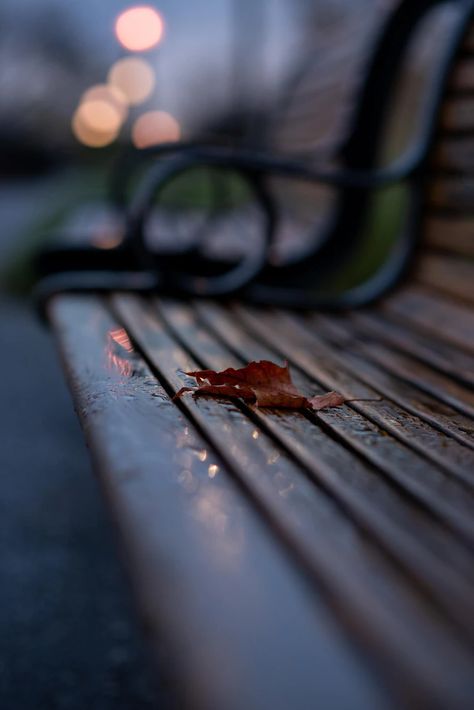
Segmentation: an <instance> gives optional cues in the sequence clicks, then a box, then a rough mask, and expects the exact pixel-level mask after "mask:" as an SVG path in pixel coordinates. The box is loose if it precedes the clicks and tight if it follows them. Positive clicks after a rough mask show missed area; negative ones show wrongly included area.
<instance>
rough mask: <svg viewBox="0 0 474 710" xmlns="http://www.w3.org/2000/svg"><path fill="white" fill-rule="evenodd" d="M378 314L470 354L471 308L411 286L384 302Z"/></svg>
mask: <svg viewBox="0 0 474 710" xmlns="http://www.w3.org/2000/svg"><path fill="white" fill-rule="evenodd" d="M380 311H381V312H382V313H385V312H386V313H388V314H389V315H390V316H393V317H395V318H396V319H397V321H400V322H402V323H408V324H410V326H414V327H415V328H417V329H418V330H419V331H420V332H421V333H426V334H428V335H434V336H435V337H436V338H438V339H439V340H440V341H441V342H445V343H449V344H451V345H454V346H455V347H457V348H460V349H461V351H466V352H467V353H470V354H474V313H473V312H472V309H471V308H468V307H466V306H462V305H460V304H458V303H454V302H452V301H450V300H449V299H445V298H441V297H439V296H436V295H434V294H432V293H430V292H428V291H427V290H424V289H422V288H416V287H414V286H413V287H407V288H403V289H402V290H400V291H398V292H397V293H395V294H393V295H392V296H390V297H389V298H386V299H385V300H384V301H383V302H382V303H381V305H380Z"/></svg>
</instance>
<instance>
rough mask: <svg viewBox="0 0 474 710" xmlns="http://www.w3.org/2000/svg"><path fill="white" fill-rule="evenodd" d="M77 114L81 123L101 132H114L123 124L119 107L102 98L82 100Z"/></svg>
mask: <svg viewBox="0 0 474 710" xmlns="http://www.w3.org/2000/svg"><path fill="white" fill-rule="evenodd" d="M77 114H78V116H79V117H80V121H81V123H83V124H84V125H85V126H87V127H88V128H90V129H91V130H93V131H97V132H99V133H113V132H114V131H118V130H119V128H120V126H121V125H122V119H121V117H120V113H119V112H118V111H117V109H116V108H115V107H114V106H112V104H109V102H108V101H103V100H102V99H93V100H92V101H84V102H82V103H81V104H80V105H79V107H78V109H77Z"/></svg>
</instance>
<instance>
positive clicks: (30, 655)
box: [0, 189, 165, 710]
mask: <svg viewBox="0 0 474 710" xmlns="http://www.w3.org/2000/svg"><path fill="white" fill-rule="evenodd" d="M39 193H40V194H42V193H41V190H40V191H39ZM3 196H4V193H3V194H2V192H1V189H0V208H1V207H2V205H3V208H4V209H3V210H1V215H0V216H1V221H2V224H3V225H5V224H8V226H9V231H8V234H6V233H5V231H4V230H3V229H2V234H0V241H1V240H2V239H3V251H4V252H6V251H7V250H8V251H10V250H11V249H10V248H11V247H12V244H11V241H12V238H13V235H14V234H15V230H14V226H15V224H14V223H15V220H14V219H10V218H9V216H8V214H7V212H8V210H5V204H8V203H9V202H11V203H12V204H15V200H14V199H12V195H11V194H10V193H9V194H8V199H6V200H3V201H2V197H3ZM13 197H14V195H13ZM30 209H33V211H34V206H32V205H31V203H30ZM10 217H11V214H10ZM20 218H21V220H23V221H24V219H25V212H24V211H22V214H21V217H19V219H20ZM10 230H11V231H10ZM8 238H9V241H10V244H9V245H8V244H7V243H6V242H7V240H8ZM1 251H2V250H1V249H0V253H1ZM0 378H1V379H0V431H1V444H0V484H1V494H0V559H1V561H2V563H1V581H0V708H1V710H56V709H57V710H63V709H64V710H84V708H92V709H93V710H109V709H110V710H112V708H113V710H135V709H136V710H142V709H143V710H144V709H145V708H147V709H148V708H152V707H155V706H156V705H155V703H154V701H153V700H152V698H155V697H157V695H156V692H155V679H154V678H152V673H151V671H150V669H146V661H145V659H144V649H143V643H142V640H141V638H140V636H139V632H138V630H137V624H136V622H135V619H134V617H133V613H132V610H131V604H130V600H129V596H128V589H127V585H126V582H125V580H124V576H123V574H122V570H121V567H120V565H119V562H118V560H117V556H116V551H115V546H114V543H113V540H112V532H111V527H110V525H109V522H108V520H107V516H106V513H105V511H104V510H103V508H102V504H101V498H100V494H99V491H98V489H97V485H96V482H95V480H94V477H93V475H92V473H91V470H90V466H89V461H88V456H87V452H86V449H85V446H84V444H83V440H82V435H81V433H80V430H79V426H78V423H77V421H76V417H75V415H74V413H73V410H72V406H71V402H70V399H69V394H68V392H67V391H66V387H65V385H64V383H63V379H62V374H61V372H60V370H59V366H58V363H57V358H56V354H55V352H54V349H53V346H52V343H51V341H50V339H49V336H48V334H47V333H46V331H44V330H43V329H42V328H41V327H40V326H39V325H38V323H37V322H36V321H35V319H34V317H33V315H32V313H31V309H30V307H29V305H28V304H27V303H24V302H20V301H15V300H12V299H10V298H8V297H6V296H1V295H0ZM164 704H165V701H164V699H163V701H162V702H160V703H159V707H160V708H161V707H163V706H164Z"/></svg>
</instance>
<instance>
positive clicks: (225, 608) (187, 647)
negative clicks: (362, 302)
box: [50, 274, 474, 708]
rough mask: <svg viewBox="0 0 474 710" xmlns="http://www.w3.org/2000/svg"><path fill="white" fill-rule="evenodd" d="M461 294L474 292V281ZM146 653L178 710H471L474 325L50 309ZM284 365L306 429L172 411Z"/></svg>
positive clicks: (136, 308)
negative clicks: (165, 659) (202, 372)
mask: <svg viewBox="0 0 474 710" xmlns="http://www.w3.org/2000/svg"><path fill="white" fill-rule="evenodd" d="M473 275H474V274H473ZM50 318H51V322H52V323H53V327H54V330H55V333H56V336H57V338H58V344H59V347H60V350H61V353H62V357H63V361H64V365H65V368H66V370H67V373H68V378H69V382H70V385H71V388H72V391H73V394H74V399H75V403H76V407H77V411H78V413H79V416H80V418H81V421H82V424H83V427H84V431H85V434H86V437H87V440H88V442H89V445H90V447H91V450H92V455H93V458H94V461H95V464H96V468H97V472H98V475H99V477H100V480H101V483H102V485H103V488H104V493H105V495H106V498H107V500H108V501H109V504H110V507H111V509H112V511H113V514H114V517H115V520H116V522H117V526H118V528H119V531H120V535H121V539H122V541H123V544H124V546H125V549H126V557H127V559H128V561H129V563H130V573H131V577H132V579H133V581H134V583H135V589H136V592H137V595H138V597H139V601H140V607H141V609H142V611H143V615H144V620H145V624H146V628H147V629H148V633H149V635H150V638H151V640H152V642H161V641H162V642H163V643H165V646H166V648H167V650H168V653H169V658H170V663H171V666H172V668H173V671H174V673H175V675H176V679H177V681H178V690H179V692H180V693H181V695H180V698H181V701H182V702H183V704H184V706H185V707H188V706H189V707H191V706H192V707H199V708H200V707H203V708H267V707H268V708H288V707H292V708H312V707H315V706H316V705H318V706H322V707H363V708H369V707H374V708H375V707H376V708H381V707H385V705H390V703H395V704H396V705H397V706H398V707H400V704H401V705H403V704H407V705H409V706H413V707H415V706H416V707H420V706H422V707H450V708H454V707H455V708H458V707H468V706H469V703H470V702H472V692H473V680H474V678H473V674H472V661H473V659H472V655H471V652H470V646H471V644H472V641H473V639H474V608H473V607H474V595H473V583H474V565H473V546H474V517H473V515H472V511H473V501H474V491H473V483H474V437H473V430H474V423H473V413H474V395H473V392H472V385H473V383H474V314H473V313H472V312H471V310H470V309H469V308H468V307H467V305H466V303H464V302H461V301H459V300H457V299H456V298H454V297H452V296H446V295H445V293H444V290H443V291H441V290H436V289H434V288H431V287H430V288H428V287H426V286H423V285H418V284H417V285H412V286H410V287H407V288H404V289H403V290H401V291H400V292H399V293H397V294H395V295H393V296H392V297H391V298H389V299H387V300H386V301H385V302H384V303H383V304H381V305H380V306H379V307H377V308H372V309H366V310H364V311H360V312H357V313H353V314H347V315H343V316H339V317H334V316H331V317H328V316H326V315H322V314H311V315H307V316H300V315H295V314H292V313H287V312H279V311H272V310H262V309H256V308H251V307H246V306H243V305H235V306H226V307H223V306H219V305H216V304H214V303H207V302H206V303H204V302H195V303H189V304H183V303H177V302H172V301H167V300H158V299H154V298H150V299H145V298H143V297H138V296H132V295H117V296H114V297H112V298H111V299H108V300H103V299H100V298H99V297H93V296H63V297H57V298H55V299H54V300H53V301H52V302H51V305H50ZM258 358H269V359H272V360H276V361H281V360H282V359H283V358H287V359H288V360H289V361H290V364H291V366H292V369H293V372H294V375H295V380H296V382H297V384H298V385H299V386H300V387H301V389H302V390H303V391H304V392H307V393H308V394H313V393H315V392H318V391H324V390H328V389H336V390H338V391H340V392H342V393H343V394H347V395H350V396H353V397H364V398H367V397H373V396H374V395H377V396H380V395H381V396H382V400H381V401H375V402H353V403H350V404H347V405H345V406H344V407H340V408H336V409H332V410H327V411H323V412H320V413H319V414H317V415H316V414H307V413H304V414H303V413H289V412H280V411H269V410H258V409H256V408H255V407H252V406H247V405H244V404H241V405H239V404H236V403H232V402H230V401H226V400H213V399H209V398H200V399H194V398H193V397H191V396H187V397H185V398H183V399H182V400H181V401H180V402H178V403H177V404H175V403H173V402H172V401H171V396H172V394H173V393H174V392H176V391H177V389H179V388H180V387H181V386H182V384H183V376H182V374H181V372H180V371H182V370H190V369H196V367H203V368H214V369H221V368H223V367H226V366H232V365H234V366H238V365H241V364H242V363H245V362H247V361H249V360H252V359H258Z"/></svg>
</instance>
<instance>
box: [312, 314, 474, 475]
mask: <svg viewBox="0 0 474 710" xmlns="http://www.w3.org/2000/svg"><path fill="white" fill-rule="evenodd" d="M311 324H312V327H313V328H315V329H316V331H317V333H318V335H320V336H322V337H324V338H327V339H329V341H330V342H331V343H333V344H334V345H336V346H338V347H341V348H343V352H344V357H345V356H346V355H349V358H350V362H351V367H352V368H353V371H354V372H355V373H357V375H358V376H360V377H361V378H362V379H363V380H364V381H365V382H368V384H370V385H371V386H373V387H374V388H375V389H377V390H378V391H379V392H382V393H384V394H385V395H386V396H387V397H389V398H390V399H392V400H393V401H395V402H397V403H398V404H399V405H400V406H401V407H404V408H406V409H407V410H408V411H409V412H411V413H412V414H416V415H417V416H419V417H420V418H422V419H425V420H426V421H428V422H429V423H431V424H432V425H433V426H435V427H437V428H439V429H440V430H441V431H444V432H445V433H447V434H449V435H451V436H453V437H454V438H455V439H457V440H458V441H460V442H461V443H462V444H463V445H464V446H468V447H469V448H474V393H472V392H469V391H467V390H466V389H464V388H463V387H461V386H460V385H458V384H457V383H453V382H452V381H451V380H449V379H447V378H446V377H443V376H441V375H439V374H437V373H435V372H433V371H432V370H430V369H429V368H427V367H426V366H424V365H421V364H420V363H418V362H416V360H413V359H411V358H408V357H406V356H404V355H402V354H401V353H394V352H393V351H392V349H390V348H387V347H385V346H384V345H382V344H380V343H379V342H376V340H375V339H371V340H367V339H366V338H365V337H364V336H362V337H360V335H359V333H358V332H357V328H356V327H355V326H354V325H353V324H352V323H351V321H350V320H349V319H348V318H337V319H335V318H328V317H325V316H315V317H313V318H312V319H311ZM354 356H355V357H354ZM373 365H376V367H374V366H373ZM473 464H474V462H473ZM465 480H466V481H467V482H469V483H471V484H474V465H473V470H472V471H469V470H468V468H467V467H466V476H465Z"/></svg>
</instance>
